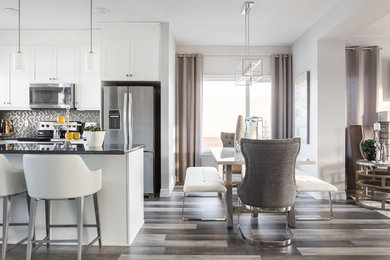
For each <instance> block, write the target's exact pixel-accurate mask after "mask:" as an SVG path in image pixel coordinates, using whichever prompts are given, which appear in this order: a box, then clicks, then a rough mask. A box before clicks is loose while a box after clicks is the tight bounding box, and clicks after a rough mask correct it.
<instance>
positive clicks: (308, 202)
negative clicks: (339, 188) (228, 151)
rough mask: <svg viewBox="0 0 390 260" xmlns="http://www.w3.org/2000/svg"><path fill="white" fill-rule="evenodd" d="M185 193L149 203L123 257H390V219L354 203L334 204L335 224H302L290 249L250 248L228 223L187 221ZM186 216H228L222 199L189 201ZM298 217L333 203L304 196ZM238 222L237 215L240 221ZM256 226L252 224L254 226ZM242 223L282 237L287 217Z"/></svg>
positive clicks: (320, 211) (266, 216)
mask: <svg viewBox="0 0 390 260" xmlns="http://www.w3.org/2000/svg"><path fill="white" fill-rule="evenodd" d="M182 199H183V193H182V192H181V190H180V187H178V188H176V190H175V192H174V195H173V196H172V198H154V199H148V200H146V201H145V225H144V227H143V228H142V230H141V231H140V233H139V235H138V236H137V238H136V241H135V242H134V244H133V246H132V247H130V248H129V249H127V250H125V252H123V253H122V255H121V257H120V260H128V259H156V260H157V259H164V260H165V259H263V260H265V259H354V260H357V259H390V219H389V218H388V217H386V216H384V215H382V214H380V213H378V212H376V211H372V210H367V209H364V208H361V207H358V206H356V205H355V204H354V203H353V201H336V202H334V216H335V219H333V220H332V221H310V222H309V221H299V222H297V227H296V229H292V232H293V234H294V238H293V243H292V245H291V246H289V247H285V248H270V247H264V246H258V245H253V244H248V243H246V242H244V241H243V240H242V239H241V237H240V236H239V235H238V233H237V230H236V228H235V227H234V229H232V230H228V229H226V224H225V223H223V222H183V221H182V220H181V207H182ZM185 209H186V215H188V216H192V217H218V216H224V213H225V211H224V210H225V208H224V203H223V201H222V200H221V199H220V198H217V197H214V198H204V197H200V198H199V197H193V198H187V199H186V207H185ZM296 210H297V212H298V213H297V214H298V216H302V217H303V216H305V217H309V216H311V217H314V216H317V217H318V216H321V217H327V216H328V215H329V211H328V201H327V200H315V199H313V198H312V197H311V196H309V195H307V194H300V195H299V197H298V198H297V201H296ZM234 220H235V222H237V217H235V218H234ZM251 222H252V223H251ZM240 223H243V226H244V227H246V228H247V229H248V230H249V229H250V227H252V228H253V230H252V232H254V233H258V230H257V229H256V228H257V227H259V228H260V229H259V230H261V234H262V235H268V236H269V234H274V233H276V234H280V233H281V232H282V231H283V229H284V228H285V217H284V215H281V214H260V215H259V218H258V219H255V218H251V216H250V215H249V214H245V215H241V218H240Z"/></svg>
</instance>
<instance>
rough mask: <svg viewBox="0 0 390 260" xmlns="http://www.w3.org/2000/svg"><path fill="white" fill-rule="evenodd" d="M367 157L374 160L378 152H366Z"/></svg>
mask: <svg viewBox="0 0 390 260" xmlns="http://www.w3.org/2000/svg"><path fill="white" fill-rule="evenodd" d="M364 155H365V157H366V159H367V160H369V161H374V160H375V158H376V153H375V152H374V153H364Z"/></svg>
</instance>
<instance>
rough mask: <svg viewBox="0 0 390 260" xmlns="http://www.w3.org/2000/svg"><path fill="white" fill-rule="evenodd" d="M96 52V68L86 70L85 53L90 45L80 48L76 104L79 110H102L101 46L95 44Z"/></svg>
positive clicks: (94, 49)
mask: <svg viewBox="0 0 390 260" xmlns="http://www.w3.org/2000/svg"><path fill="white" fill-rule="evenodd" d="M93 51H94V52H95V53H96V59H97V62H96V65H97V66H96V70H94V71H86V70H85V54H86V53H87V52H89V46H81V47H79V48H78V66H77V68H78V72H77V77H76V78H77V79H76V91H75V92H76V93H75V105H76V108H77V109H79V110H100V104H101V83H100V48H99V46H93Z"/></svg>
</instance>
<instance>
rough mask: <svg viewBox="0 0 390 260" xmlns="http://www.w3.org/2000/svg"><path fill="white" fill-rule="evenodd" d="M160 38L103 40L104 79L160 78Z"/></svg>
mask: <svg viewBox="0 0 390 260" xmlns="http://www.w3.org/2000/svg"><path fill="white" fill-rule="evenodd" d="M159 63H160V41H159V40H158V39H140V40H138V39H135V40H103V42H102V74H101V75H102V80H133V81H157V80H159Z"/></svg>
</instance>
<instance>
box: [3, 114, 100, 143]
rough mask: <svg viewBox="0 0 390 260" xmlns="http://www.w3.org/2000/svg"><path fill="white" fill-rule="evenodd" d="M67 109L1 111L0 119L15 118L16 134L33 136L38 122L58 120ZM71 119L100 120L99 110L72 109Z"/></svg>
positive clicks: (82, 120)
mask: <svg viewBox="0 0 390 260" xmlns="http://www.w3.org/2000/svg"><path fill="white" fill-rule="evenodd" d="M65 114H66V113H65V110H47V109H42V110H41V109H36V110H35V109H34V110H16V111H15V110H13V111H0V119H5V120H8V121H10V120H13V121H14V126H15V136H18V137H31V136H35V135H36V134H37V127H38V122H40V121H57V117H59V116H65ZM70 121H81V122H97V123H99V122H100V112H99V111H77V110H71V111H70Z"/></svg>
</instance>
